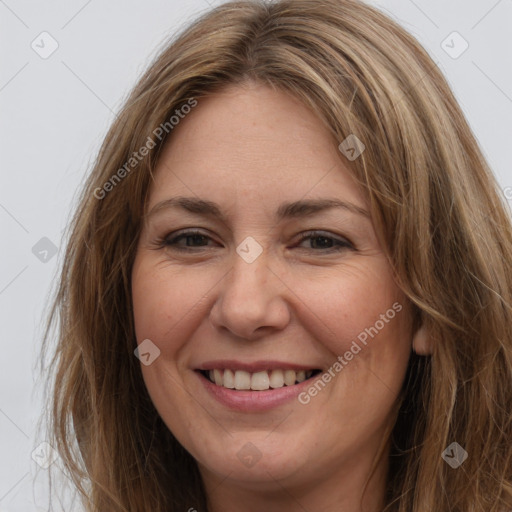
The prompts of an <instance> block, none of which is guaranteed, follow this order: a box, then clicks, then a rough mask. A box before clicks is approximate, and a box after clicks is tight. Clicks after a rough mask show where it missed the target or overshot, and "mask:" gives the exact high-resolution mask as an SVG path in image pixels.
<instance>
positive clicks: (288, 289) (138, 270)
mask: <svg viewBox="0 0 512 512" xmlns="http://www.w3.org/2000/svg"><path fill="white" fill-rule="evenodd" d="M175 196H191V197H196V198H201V199H204V200H208V201H214V202H215V203H217V204H218V205H219V206H220V208H221V210H222V212H223V214H224V215H225V222H223V221H221V220H219V219H216V218H214V217H211V216H205V215H202V214H193V213H189V212H186V211H185V210H183V209H179V208H167V209H166V208H162V209H160V210H159V211H158V212H157V213H154V214H151V215H149V216H148V217H147V222H146V223H145V225H144V228H143V230H142V233H141V237H140V239H139V245H138V249H137V255H136V259H135V262H134V266H133V273H132V291H133V306H134V316H135V327H136V335H137V342H138V343H141V342H142V341H143V340H145V339H150V340H151V341H152V342H153V343H154V344H155V345H156V346H157V347H158V348H159V349H160V351H161V353H160V356H159V357H158V358H157V359H156V360H155V361H154V362H153V363H152V364H150V365H149V366H145V365H143V366H142V371H143V376H144V380H145V383H146V386H147V389H148V391H149V393H150V396H151V398H152V400H153V402H154V404H155V406H156V408H157V410H158V412H159V414H160V415H161V416H162V418H163V420H164V421H165V423H166V425H167V426H168V427H169V429H170V430H171V431H172V432H173V433H174V435H175V436H176V438H177V439H178V440H179V441H180V442H181V443H182V444H183V446H184V447H185V448H186V449H187V450H188V451H189V452H190V453H191V454H192V455H193V456H194V458H195V459H196V460H197V461H198V463H199V468H200V471H201V475H202V477H203V479H204V481H205V485H206V488H207V492H208V496H209V500H210V509H211V511H214V512H218V511H221V510H222V511H223V512H232V511H235V510H246V511H250V512H253V511H254V512H255V511H260V510H268V511H271V512H273V511H277V510H279V511H282V510H288V511H292V512H294V511H303V510H315V511H323V512H330V511H335V510H336V511H339V510H344V511H350V512H357V511H363V510H364V511H369V512H372V511H378V510H379V509H380V508H381V506H382V503H383V494H384V485H385V480H386V474H387V457H386V456H385V455H386V453H387V451H385V452H384V456H383V457H382V458H381V459H380V460H379V462H378V465H377V469H376V471H375V473H374V476H373V477H372V478H371V480H370V481H369V483H368V486H367V489H366V493H365V496H364V500H363V501H362V503H361V495H362V493H363V488H364V485H365V483H366V481H367V479H368V477H369V472H370V469H371V467H372V462H373V461H374V458H375V456H376V453H377V451H378V448H379V446H380V445H381V443H382V442H383V441H386V429H387V428H389V427H390V426H391V425H392V422H393V421H394V419H393V417H392V416H391V411H392V407H393V404H394V401H395V399H396V397H397V395H398V393H399V390H400V388H401V385H402V382H403V379H404V375H405V371H406V368H407V362H408V359H409V355H410V351H411V342H412V332H411V321H410V307H409V305H408V303H407V301H406V299H405V297H404V295H403V294H402V292H401V291H400V290H399V288H398V287H397V285H396V284H395V281H394V279H393V275H392V272H391V268H390V266H389V263H388V261H387V260H386V258H385V256H384V254H383V252H382V249H381V247H380V245H379V243H378V241H377V237H376V235H375V231H374V228H373V225H372V222H371V219H370V218H369V217H365V216H363V215H360V214H356V213H352V212H351V211H348V210H346V209H339V208H338V209H336V208H335V209H329V210H325V211H322V212H319V213H315V214H309V215H307V216H305V217H303V218H292V219H286V220H283V221H279V222H278V221H276V219H275V217H274V215H275V212H276V210H277V208H278V207H279V205H280V204H281V203H282V202H285V201H296V200H301V199H318V198H337V199H342V200H344V201H346V202H349V203H352V204H354V205H357V206H358V207H360V208H363V209H366V210H367V203H366V200H365V195H364V191H362V190H361V189H360V187H359V186H358V185H356V183H355V182H354V180H353V179H352V178H351V175H350V170H349V168H348V167H347V162H346V161H345V164H344V160H343V158H342V157H341V154H340V152H339V151H338V149H337V147H336V144H333V141H332V139H331V138H330V135H329V133H328V131H327V129H326V128H325V126H324V125H323V124H322V122H321V121H320V120H319V119H318V118H317V117H316V116H315V115H314V114H313V113H312V112H311V111H310V110H308V109H307V108H306V107H305V106H304V105H302V104H301V103H300V102H299V101H297V100H296V99H294V98H293V97H291V96H289V95H287V94H286V93H283V92H276V91H273V90H271V89H269V88H267V87H265V86H263V85H258V84H253V83H247V84H244V85H238V86H230V87H229V88H226V89H224V90H223V91H221V92H220V93H216V94H214V95H211V96H209V97H207V98H202V99H200V100H199V103H198V106H197V107H196V108H195V109H194V110H193V112H192V113H191V114H190V115H188V116H187V117H186V118H185V119H183V120H182V121H180V124H179V125H178V126H177V127H176V128H175V129H174V131H173V132H172V137H171V139H170V140H169V142H168V144H167V146H166V147H165V149H164V152H163V154H162V156H161V159H160V161H159V164H158V167H157V169H156V172H155V181H154V184H153V187H152V189H151V192H150V197H149V203H148V208H147V211H148V212H151V210H152V209H153V208H154V207H155V205H157V204H158V203H159V202H161V201H164V200H166V199H169V198H171V197H175ZM184 228H196V229H198V230H200V231H201V234H203V235H205V237H207V238H204V237H200V238H199V239H194V238H193V237H192V239H189V242H188V251H189V252H184V251H178V250H177V248H176V246H178V247H181V248H184V249H186V248H187V239H186V238H182V239H181V240H180V241H179V242H177V243H176V244H175V246H174V248H173V246H165V245H164V243H163V241H162V240H164V239H166V238H167V239H168V240H170V239H172V238H173V237H174V236H170V235H171V234H172V233H173V232H176V231H178V230H182V229H184ZM309 230H321V231H322V233H321V234H320V235H316V236H317V237H318V236H320V237H322V236H329V237H332V238H334V240H342V241H343V240H345V241H349V242H350V243H351V244H352V246H351V247H348V248H347V247H344V246H341V247H338V246H337V245H336V242H335V241H332V240H331V239H328V240H327V241H325V239H321V238H320V239H319V238H306V239H305V240H303V241H301V240H300V238H299V235H300V234H301V233H305V232H307V231H309ZM248 236H251V237H253V238H254V239H255V240H256V241H257V242H258V243H259V244H260V245H261V247H262V249H263V252H262V254H261V255H260V256H259V257H258V258H257V259H256V260H255V261H253V262H252V263H247V262H246V261H244V259H242V258H241V257H240V256H239V254H238V253H237V252H236V248H237V246H238V245H239V244H240V243H241V242H242V241H243V240H244V239H245V238H246V237H248ZM332 247H334V249H332ZM396 302H398V303H399V304H400V305H401V306H403V308H402V310H401V311H400V312H399V313H397V314H396V316H394V318H393V319H392V320H390V321H389V322H387V323H385V325H384V327H383V328H382V329H380V330H379V332H378V334H377V335H375V336H374V337H373V338H371V337H369V338H368V343H367V345H366V346H364V348H363V349H362V350H361V351H360V352H359V353H358V354H357V355H355V356H354V357H353V359H352V360H351V361H349V362H348V364H347V365H346V366H344V367H343V370H342V371H340V372H338V373H337V374H336V377H335V378H333V379H332V380H331V382H330V383H328V384H327V386H325V388H324V389H322V390H321V391H320V392H319V393H318V394H317V395H316V396H314V397H312V398H311V400H310V402H309V403H308V404H306V405H304V404H301V403H299V401H298V400H297V399H292V400H291V401H289V402H287V403H286V404H283V405H280V406H278V407H276V408H274V409H271V410H268V411H263V412H262V411H260V412H257V413H256V412H242V411H235V410H231V409H228V408H227V407H226V406H224V405H222V404H220V403H219V402H217V401H216V400H214V399H213V398H212V397H211V396H210V394H209V393H207V392H206V390H205V389H204V386H203V384H202V382H201V380H200V377H198V375H197V373H196V372H195V371H194V369H195V368H197V367H198V366H199V365H200V364H201V363H204V362H205V361H208V360H212V359H237V360H240V361H244V362H253V361H257V360H262V359H269V360H278V361H286V362H290V363H295V364H303V365H307V366H309V367H311V368H321V369H324V370H327V369H328V368H329V367H332V365H333V364H334V362H335V361H336V358H337V357H338V356H340V355H343V354H345V352H346V351H347V350H348V349H349V348H350V346H351V344H352V342H353V341H354V340H355V339H357V336H358V335H359V334H360V333H361V332H363V331H364V330H365V328H369V327H370V326H374V325H375V323H376V321H377V320H379V318H381V315H382V314H385V313H386V311H388V310H389V309H390V308H392V305H393V304H394V303H396ZM248 442H250V443H252V444H253V445H254V446H255V447H256V448H257V453H258V454H259V455H260V456H261V458H260V459H259V460H258V462H257V463H256V464H254V465H252V466H251V467H248V466H246V465H244V464H243V463H242V462H241V460H240V459H239V457H238V456H237V454H238V452H239V451H240V450H241V449H243V447H244V446H246V443H248ZM245 449H247V448H245ZM386 450H387V448H386Z"/></svg>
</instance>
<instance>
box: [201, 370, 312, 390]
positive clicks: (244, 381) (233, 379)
mask: <svg viewBox="0 0 512 512" xmlns="http://www.w3.org/2000/svg"><path fill="white" fill-rule="evenodd" d="M312 374H313V370H308V371H305V370H299V371H297V372H296V371H295V370H268V371H266V370H264V371H261V372H256V373H249V372H246V371H244V370H236V371H233V370H217V369H215V370H210V371H209V372H208V375H209V377H210V380H211V381H212V382H214V383H215V384H217V386H222V387H225V388H229V389H239V390H244V389H252V390H254V391H265V390H266V389H270V388H282V387H283V386H293V385H294V384H295V383H296V382H303V381H304V380H306V379H309V377H311V375H312Z"/></svg>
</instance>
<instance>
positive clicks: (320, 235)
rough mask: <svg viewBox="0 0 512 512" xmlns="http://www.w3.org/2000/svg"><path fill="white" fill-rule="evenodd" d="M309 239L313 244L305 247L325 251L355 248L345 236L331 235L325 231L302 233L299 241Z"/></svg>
mask: <svg viewBox="0 0 512 512" xmlns="http://www.w3.org/2000/svg"><path fill="white" fill-rule="evenodd" d="M305 240H309V241H310V244H311V245H312V246H310V247H306V248H305V249H312V250H316V251H315V252H318V251H317V250H323V251H325V252H339V251H343V250H346V249H352V250H354V246H353V245H352V244H351V243H350V242H349V241H348V240H345V239H343V238H338V237H334V236H331V235H330V234H329V233H326V232H325V231H308V232H306V233H302V234H301V235H300V240H299V243H302V242H304V241H305Z"/></svg>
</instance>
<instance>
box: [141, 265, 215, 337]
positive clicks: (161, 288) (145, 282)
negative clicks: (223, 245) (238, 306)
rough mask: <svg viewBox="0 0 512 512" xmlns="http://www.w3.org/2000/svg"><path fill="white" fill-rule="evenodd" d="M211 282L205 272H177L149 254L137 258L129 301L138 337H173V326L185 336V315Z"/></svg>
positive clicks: (195, 304) (192, 308)
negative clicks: (155, 261) (152, 260)
mask: <svg viewBox="0 0 512 512" xmlns="http://www.w3.org/2000/svg"><path fill="white" fill-rule="evenodd" d="M211 287H212V284H210V280H209V279H208V276H207V275H205V273H204V272H203V273H201V278H200V279H199V278H198V276H197V274H194V273H190V272H189V273H185V272H180V271H178V270H177V269H176V268H172V267H170V266H167V267H165V266H164V265H161V264H160V265H158V264H155V263H154V262H151V261H150V260H149V258H147V259H143V258H141V259H140V261H138V260H136V261H135V264H134V267H133V271H132V301H133V314H134V322H135V332H136V337H137V341H138V342H139V343H140V341H142V340H143V339H145V338H149V339H151V340H152V341H154V342H155V343H157V344H158V343H159V340H163V339H166V340H167V341H169V340H172V339H173V338H174V336H173V330H174V329H176V332H177V333H178V331H179V336H180V338H182V337H186V333H185V332H184V330H186V329H187V324H188V323H187V319H188V318H189V316H190V315H191V314H193V311H194V308H197V307H198V305H199V304H200V303H201V300H202V298H203V297H204V296H205V295H206V293H207V292H208V290H209V289H211Z"/></svg>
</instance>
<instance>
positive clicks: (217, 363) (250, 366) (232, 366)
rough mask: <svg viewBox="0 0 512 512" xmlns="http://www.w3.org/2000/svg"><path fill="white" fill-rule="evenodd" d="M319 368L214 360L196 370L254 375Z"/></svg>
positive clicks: (289, 364) (275, 363) (279, 362)
mask: <svg viewBox="0 0 512 512" xmlns="http://www.w3.org/2000/svg"><path fill="white" fill-rule="evenodd" d="M319 368H320V366H318V365H316V366H315V364H308V365H304V364H298V363H290V362H284V361H270V360H260V361H252V362H243V361H236V360H234V359H216V360H214V361H206V362H204V363H202V364H200V365H199V366H198V367H197V368H196V370H203V371H204V370H244V371H246V372H249V373H256V372H261V371H265V370H295V371H299V370H315V369H319Z"/></svg>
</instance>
